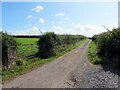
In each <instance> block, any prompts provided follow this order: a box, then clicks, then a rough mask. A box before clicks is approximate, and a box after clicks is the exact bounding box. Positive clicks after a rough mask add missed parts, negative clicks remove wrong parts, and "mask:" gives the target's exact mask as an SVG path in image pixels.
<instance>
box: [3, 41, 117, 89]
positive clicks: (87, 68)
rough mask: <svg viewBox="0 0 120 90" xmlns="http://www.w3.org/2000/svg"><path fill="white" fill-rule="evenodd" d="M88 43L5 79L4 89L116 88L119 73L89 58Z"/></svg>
mask: <svg viewBox="0 0 120 90" xmlns="http://www.w3.org/2000/svg"><path fill="white" fill-rule="evenodd" d="M89 43H90V40H88V41H87V42H86V43H84V44H82V45H81V46H79V47H78V48H76V49H74V50H72V51H70V52H68V53H67V54H65V55H63V56H61V57H60V58H58V59H56V60H53V61H51V62H49V63H46V64H44V65H43V66H41V67H38V68H37V69H35V70H33V71H31V72H29V73H27V74H24V75H21V76H19V77H17V78H15V79H13V80H11V81H9V82H6V83H5V84H4V85H3V88H118V74H116V73H111V72H110V71H109V70H103V69H102V68H101V67H99V66H94V65H92V64H91V63H90V62H89V61H88V59H87V54H86V53H87V50H88V46H89Z"/></svg>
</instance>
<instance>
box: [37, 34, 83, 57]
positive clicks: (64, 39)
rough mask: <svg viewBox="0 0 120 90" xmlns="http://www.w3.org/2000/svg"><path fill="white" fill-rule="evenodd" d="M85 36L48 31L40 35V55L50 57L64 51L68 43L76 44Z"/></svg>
mask: <svg viewBox="0 0 120 90" xmlns="http://www.w3.org/2000/svg"><path fill="white" fill-rule="evenodd" d="M84 38H85V36H82V35H57V34H55V33H54V32H47V33H45V34H43V35H42V36H40V39H39V41H38V46H39V52H38V55H39V56H40V57H41V58H48V57H50V56H53V55H56V54H57V53H59V52H61V51H63V50H64V47H65V46H66V45H68V44H70V45H71V44H75V43H76V42H78V41H80V40H82V39H84Z"/></svg>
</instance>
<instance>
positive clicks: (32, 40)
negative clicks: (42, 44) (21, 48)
mask: <svg viewBox="0 0 120 90" xmlns="http://www.w3.org/2000/svg"><path fill="white" fill-rule="evenodd" d="M15 39H16V41H17V42H18V43H20V44H37V41H38V40H39V38H15Z"/></svg>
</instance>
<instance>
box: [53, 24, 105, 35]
mask: <svg viewBox="0 0 120 90" xmlns="http://www.w3.org/2000/svg"><path fill="white" fill-rule="evenodd" d="M51 31H54V32H55V33H58V34H80V35H85V36H88V37H92V36H93V35H95V34H99V33H102V32H105V31H107V30H106V29H105V28H103V27H102V26H98V25H90V24H86V25H81V24H75V25H74V27H73V28H62V27H60V26H55V25H53V26H51Z"/></svg>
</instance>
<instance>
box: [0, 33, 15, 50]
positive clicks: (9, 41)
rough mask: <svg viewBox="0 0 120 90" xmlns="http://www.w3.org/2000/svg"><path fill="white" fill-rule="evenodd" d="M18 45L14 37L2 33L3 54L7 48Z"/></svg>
mask: <svg viewBox="0 0 120 90" xmlns="http://www.w3.org/2000/svg"><path fill="white" fill-rule="evenodd" d="M16 45H17V42H16V40H15V39H14V38H13V37H12V36H10V35H8V34H7V33H2V52H6V49H7V47H9V46H16Z"/></svg>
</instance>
